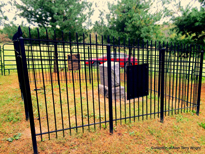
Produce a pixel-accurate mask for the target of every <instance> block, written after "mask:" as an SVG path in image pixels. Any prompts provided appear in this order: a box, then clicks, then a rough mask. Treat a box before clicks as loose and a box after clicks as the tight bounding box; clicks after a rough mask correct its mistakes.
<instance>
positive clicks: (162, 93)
mask: <svg viewBox="0 0 205 154" xmlns="http://www.w3.org/2000/svg"><path fill="white" fill-rule="evenodd" d="M159 54H160V55H159V65H160V70H159V74H160V80H161V82H160V86H161V90H160V107H161V108H160V122H162V123H163V122H164V60H165V49H164V48H163V49H160V50H159Z"/></svg>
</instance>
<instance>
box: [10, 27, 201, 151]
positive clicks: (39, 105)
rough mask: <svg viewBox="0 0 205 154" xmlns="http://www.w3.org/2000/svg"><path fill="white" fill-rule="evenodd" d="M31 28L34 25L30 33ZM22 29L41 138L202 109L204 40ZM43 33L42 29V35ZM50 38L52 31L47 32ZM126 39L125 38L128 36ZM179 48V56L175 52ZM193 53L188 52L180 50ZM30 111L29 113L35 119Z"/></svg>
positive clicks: (30, 98)
mask: <svg viewBox="0 0 205 154" xmlns="http://www.w3.org/2000/svg"><path fill="white" fill-rule="evenodd" d="M29 32H30V31H29ZM21 34H22V32H21V30H20V28H19V31H18V32H17V33H16V34H15V35H14V46H15V55H16V62H17V70H18V76H19V82H20V88H21V92H22V96H23V98H24V104H25V113H26V117H27V118H30V125H31V133H32V140H33V147H34V153H37V144H36V138H37V137H39V138H40V139H41V140H42V139H43V138H44V139H45V138H48V139H50V138H52V137H56V138H57V137H59V136H60V137H61V136H65V135H67V134H71V133H74V132H84V131H85V130H96V129H97V128H102V127H104V128H105V127H107V126H108V124H109V128H110V132H111V133H112V132H113V126H114V125H117V124H122V123H127V122H132V121H138V120H145V119H148V118H160V120H161V122H163V120H164V116H167V115H173V114H178V113H182V112H186V111H196V113H197V114H199V107H200V92H201V80H202V64H203V52H202V50H201V49H202V48H201V46H197V45H192V46H180V45H176V44H164V43H160V42H152V41H151V42H144V41H142V42H140V41H139V40H135V41H132V43H131V41H129V43H128V44H125V43H123V44H120V41H119V43H117V44H116V43H114V42H117V41H116V39H114V38H112V39H111V40H112V41H110V39H109V36H108V39H107V42H108V43H104V42H103V37H101V43H100V44H99V43H97V35H96V38H95V42H96V43H91V42H92V41H91V37H90V40H89V42H85V38H84V35H83V42H78V34H77V33H76V41H75V42H74V41H71V40H69V41H64V39H63V36H64V35H63V33H62V40H61V41H60V40H56V38H54V40H48V39H47V40H43V39H40V37H39V38H38V39H33V38H32V36H31V34H29V38H22V37H21ZM38 34H39V33H38ZM47 38H48V34H47ZM124 42H125V41H124ZM171 52H172V53H173V54H171ZM184 52H186V53H187V55H188V56H187V57H182V56H181V57H180V56H174V55H176V54H180V53H184ZM28 116H29V117H28Z"/></svg>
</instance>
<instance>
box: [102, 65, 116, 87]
mask: <svg viewBox="0 0 205 154" xmlns="http://www.w3.org/2000/svg"><path fill="white" fill-rule="evenodd" d="M103 68H104V74H103ZM99 69H100V83H101V84H102V85H104V81H105V86H108V66H107V62H105V63H104V64H101V65H99ZM119 76H120V65H119V63H118V62H111V80H112V87H117V86H120V77H119Z"/></svg>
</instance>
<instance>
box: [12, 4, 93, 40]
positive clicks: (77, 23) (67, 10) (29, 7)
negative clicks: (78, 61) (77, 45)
mask: <svg viewBox="0 0 205 154" xmlns="http://www.w3.org/2000/svg"><path fill="white" fill-rule="evenodd" d="M21 2H22V4H18V3H16V4H15V5H16V7H17V9H19V10H20V11H21V13H19V14H18V15H19V16H20V17H24V18H26V19H27V21H28V22H29V23H30V24H34V25H38V26H39V27H41V28H42V27H43V28H47V27H51V29H52V30H54V29H56V36H57V38H59V39H60V38H61V36H62V32H61V31H64V34H65V35H64V38H65V39H68V37H69V35H68V33H69V32H71V38H72V40H73V39H75V32H78V33H79V36H82V33H83V32H86V31H85V29H84V26H83V23H85V22H86V19H87V18H89V17H90V16H91V15H92V10H91V5H92V4H91V3H88V2H85V1H81V0H35V1H33V0H21ZM85 11H87V12H88V13H87V14H85V13H84V12H85ZM80 38H81V39H82V37H80Z"/></svg>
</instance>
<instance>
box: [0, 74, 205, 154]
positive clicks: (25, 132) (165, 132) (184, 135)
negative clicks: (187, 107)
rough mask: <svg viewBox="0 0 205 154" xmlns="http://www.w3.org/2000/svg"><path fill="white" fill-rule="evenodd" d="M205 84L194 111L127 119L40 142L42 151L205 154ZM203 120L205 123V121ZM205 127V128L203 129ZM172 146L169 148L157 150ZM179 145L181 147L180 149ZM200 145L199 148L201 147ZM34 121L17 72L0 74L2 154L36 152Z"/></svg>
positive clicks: (0, 138)
mask: <svg viewBox="0 0 205 154" xmlns="http://www.w3.org/2000/svg"><path fill="white" fill-rule="evenodd" d="M204 94H205V83H203V85H202V95H201V108H200V114H199V116H197V115H196V114H195V113H193V112H188V113H182V114H179V115H173V116H166V117H165V120H164V123H160V122H159V118H156V119H149V120H144V121H139V122H138V121H136V122H134V121H133V122H131V123H129V122H127V124H123V125H120V124H118V125H117V126H115V129H114V134H113V135H111V134H110V133H109V128H105V127H102V128H101V129H100V128H97V129H96V131H93V130H91V131H90V132H89V131H87V130H85V132H84V133H78V134H74V133H73V134H72V135H71V136H70V135H66V136H65V137H64V138H63V137H60V136H59V137H58V138H57V139H56V138H52V139H51V140H47V139H45V140H43V141H40V140H39V139H38V151H39V153H205V129H204V128H205V124H204V123H205V119H204V117H205V105H204V103H205V95H204ZM201 123H203V124H204V125H203V124H201ZM203 127H204V128H203ZM158 147H161V148H162V147H168V148H166V149H156V148H158ZM177 147H179V149H176V148H177ZM197 148H198V149H197ZM32 152H33V150H32V142H31V135H30V124H29V122H28V121H26V120H25V117H24V108H23V102H22V100H21V96H20V90H19V85H18V78H17V75H16V73H11V75H9V76H0V153H32Z"/></svg>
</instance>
